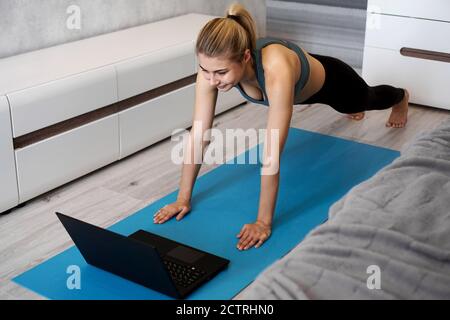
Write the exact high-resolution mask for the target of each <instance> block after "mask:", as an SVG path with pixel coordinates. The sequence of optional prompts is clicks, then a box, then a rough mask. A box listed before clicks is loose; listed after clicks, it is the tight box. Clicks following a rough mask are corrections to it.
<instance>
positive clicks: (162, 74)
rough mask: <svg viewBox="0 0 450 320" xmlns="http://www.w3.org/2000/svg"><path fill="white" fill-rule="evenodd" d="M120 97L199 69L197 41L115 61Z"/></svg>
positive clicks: (132, 94) (143, 90) (133, 94)
mask: <svg viewBox="0 0 450 320" xmlns="http://www.w3.org/2000/svg"><path fill="white" fill-rule="evenodd" d="M116 69H117V83H118V91H119V100H124V99H127V98H130V97H132V96H135V95H137V94H140V93H143V92H146V91H149V90H152V89H155V88H157V87H161V86H163V85H165V84H168V83H171V82H173V81H175V80H179V79H182V78H185V77H189V76H192V75H193V74H195V73H197V68H196V65H195V54H194V43H192V42H187V43H183V44H180V45H177V46H172V47H170V48H166V49H162V50H158V51H155V52H152V53H149V54H146V55H143V56H140V57H137V58H134V59H129V60H127V61H124V62H122V63H119V64H117V65H116Z"/></svg>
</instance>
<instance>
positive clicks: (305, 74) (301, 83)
mask: <svg viewBox="0 0 450 320" xmlns="http://www.w3.org/2000/svg"><path fill="white" fill-rule="evenodd" d="M272 43H279V44H281V45H283V46H285V47H287V48H289V49H291V50H294V51H295V52H296V53H297V55H298V57H299V59H300V64H301V74H300V79H299V80H298V81H297V83H296V84H295V91H294V103H295V97H297V95H298V94H299V93H300V91H301V90H302V89H303V88H304V87H305V85H306V82H308V79H309V72H310V70H309V63H308V59H307V58H306V56H305V54H304V53H303V51H302V50H301V49H300V47H299V46H297V45H296V44H295V43H292V42H290V41H287V40H281V39H275V38H270V37H266V38H259V39H258V40H257V41H256V49H255V51H254V52H252V56H253V59H255V63H256V79H257V81H258V84H259V86H260V88H261V89H262V91H263V92H262V93H263V100H256V99H253V98H252V97H250V96H248V95H247V94H246V93H245V91H244V90H243V89H242V87H241V85H240V84H238V85H237V86H235V87H236V88H237V89H238V90H239V92H240V93H241V94H242V96H243V97H244V98H245V99H247V100H249V101H251V102H253V103H257V104H263V105H265V106H268V105H269V99H268V98H267V94H266V84H265V80H264V69H263V65H262V58H261V49H262V48H264V47H265V46H268V45H269V44H272Z"/></svg>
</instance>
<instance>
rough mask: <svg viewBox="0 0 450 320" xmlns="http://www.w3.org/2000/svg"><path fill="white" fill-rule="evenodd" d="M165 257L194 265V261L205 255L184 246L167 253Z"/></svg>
mask: <svg viewBox="0 0 450 320" xmlns="http://www.w3.org/2000/svg"><path fill="white" fill-rule="evenodd" d="M166 255H168V256H169V257H173V258H176V259H178V260H181V261H183V262H186V263H194V262H195V261H197V260H198V259H200V258H201V257H203V256H204V255H205V254H204V253H202V252H199V251H195V250H192V249H189V248H187V247H184V246H178V247H175V248H174V249H172V250H170V251H169V252H167V254H166Z"/></svg>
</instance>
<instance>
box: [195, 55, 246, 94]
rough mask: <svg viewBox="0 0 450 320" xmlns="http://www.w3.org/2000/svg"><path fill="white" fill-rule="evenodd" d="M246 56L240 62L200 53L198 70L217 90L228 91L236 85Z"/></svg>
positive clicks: (243, 68)
mask: <svg viewBox="0 0 450 320" xmlns="http://www.w3.org/2000/svg"><path fill="white" fill-rule="evenodd" d="M246 60H248V59H246V56H244V59H243V60H242V62H235V61H230V60H228V59H221V58H212V57H208V56H206V55H204V54H202V53H199V54H198V61H199V72H201V74H202V75H203V76H204V77H205V79H206V80H207V81H209V83H210V85H211V86H214V87H216V88H217V89H218V90H219V91H228V90H230V89H231V88H233V86H235V85H237V84H238V83H239V82H240V81H241V79H242V77H243V75H244V71H245V65H246V63H245V62H246Z"/></svg>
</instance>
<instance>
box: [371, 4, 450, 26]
mask: <svg viewBox="0 0 450 320" xmlns="http://www.w3.org/2000/svg"><path fill="white" fill-rule="evenodd" d="M367 11H368V12H378V13H384V14H393V15H400V16H408V17H416V18H424V19H432V20H443V21H450V2H449V1H448V0H426V1H425V0H369V2H368V4H367Z"/></svg>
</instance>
